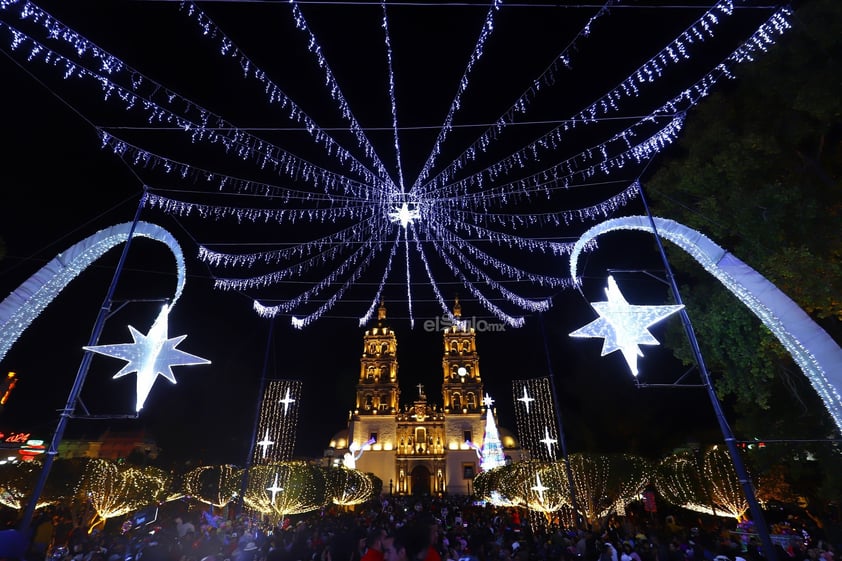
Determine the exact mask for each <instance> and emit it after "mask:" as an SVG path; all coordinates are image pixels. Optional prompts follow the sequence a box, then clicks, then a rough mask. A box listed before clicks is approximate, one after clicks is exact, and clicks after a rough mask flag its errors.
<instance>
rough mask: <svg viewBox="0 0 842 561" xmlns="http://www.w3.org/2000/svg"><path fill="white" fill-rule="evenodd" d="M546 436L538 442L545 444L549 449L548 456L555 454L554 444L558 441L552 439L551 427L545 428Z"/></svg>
mask: <svg viewBox="0 0 842 561" xmlns="http://www.w3.org/2000/svg"><path fill="white" fill-rule="evenodd" d="M544 434H545V435H546V436H544V438H542V439H541V440H539V441H538V442H541V443H543V444H544V445H545V446H546V447H547V453H548V454H552V453H553V444H555V443H556V442H558V441H557V440H556V439H555V438H551V437H550V429H549V427H544Z"/></svg>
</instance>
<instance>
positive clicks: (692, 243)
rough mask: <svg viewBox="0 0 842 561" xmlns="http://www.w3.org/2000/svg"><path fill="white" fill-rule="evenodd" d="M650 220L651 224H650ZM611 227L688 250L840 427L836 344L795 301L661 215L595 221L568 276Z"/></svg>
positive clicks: (840, 371) (840, 354) (840, 369)
mask: <svg viewBox="0 0 842 561" xmlns="http://www.w3.org/2000/svg"><path fill="white" fill-rule="evenodd" d="M653 222H654V227H653ZM616 230H640V231H645V232H653V233H655V230H657V234H658V235H659V236H660V237H661V238H663V239H666V240H669V241H671V242H673V243H674V244H675V245H677V246H678V247H680V248H681V249H683V250H684V251H686V252H687V253H688V254H690V255H691V256H692V257H693V258H694V259H695V260H696V261H698V262H699V263H700V264H701V265H702V267H703V268H704V269H705V270H706V271H707V272H709V273H710V274H712V275H713V276H714V277H716V279H717V280H719V281H720V282H721V283H722V284H723V285H724V286H725V288H727V289H728V290H730V291H731V292H732V293H733V294H734V295H735V296H736V297H737V298H738V299H739V300H740V301H741V302H742V303H743V304H745V305H746V306H747V307H748V308H749V309H750V310H751V311H752V313H754V315H756V316H757V317H758V318H760V320H761V321H762V322H763V324H764V325H765V326H766V327H768V328H769V330H770V331H771V332H772V333H773V334H774V335H775V337H777V339H778V341H780V342H781V344H782V345H783V346H784V348H785V349H786V350H787V352H789V354H790V355H791V356H792V358H793V359H794V360H795V363H796V364H798V366H799V367H800V368H801V370H802V371H803V372H804V374H805V375H806V376H807V378H808V379H809V380H810V384H812V386H813V388H814V389H815V390H816V392H817V393H818V394H819V397H821V399H822V401H823V402H824V404H825V407H826V408H827V410H828V412H829V413H830V416H831V417H832V418H833V421H834V422H835V423H836V427H837V429H838V430H840V431H842V396H840V393H839V388H840V387H842V349H840V348H839V345H838V344H837V343H836V341H834V340H833V338H831V337H830V335H828V334H827V332H826V331H825V330H824V329H822V328H821V327H820V326H819V325H818V324H817V323H816V322H814V321H813V320H812V319H811V318H810V316H809V315H807V313H806V312H804V310H802V309H801V308H800V307H799V306H798V304H796V303H795V302H794V301H793V300H792V299H791V298H789V297H788V296H787V295H786V294H784V293H783V292H782V291H781V290H780V289H778V287H776V286H775V285H774V284H772V283H771V282H769V281H768V280H767V279H766V277H764V276H763V275H761V274H760V273H758V272H757V271H755V270H754V269H752V268H751V267H749V266H748V265H746V264H745V263H744V262H742V261H741V260H739V259H738V258H736V257H735V256H734V255H733V254H731V253H730V252H728V251H726V250H725V249H723V248H722V247H720V246H719V245H717V244H716V243H714V242H713V241H712V240H711V239H710V238H708V237H707V236H705V235H704V234H702V233H701V232H698V231H696V230H693V229H692V228H688V227H687V226H684V225H682V224H679V223H678V222H675V221H673V220H669V219H666V218H657V217H654V218H651V220H650V218H649V217H648V216H625V217H622V218H614V219H611V220H606V221H605V222H602V223H600V224H597V225H596V226H594V227H593V228H591V229H589V230H588V231H587V232H585V233H584V234H582V236H581V237H580V238H579V240H578V241H577V242H576V244H575V245H574V248H573V251H572V252H571V253H570V276H571V278H572V279H573V280H574V281H575V282H578V279H577V270H578V261H579V255H580V253H581V252H582V251H583V250H584V248H585V247H586V246H587V245H588V244H589V243H591V242H592V241H593V240H594V239H595V238H596V237H597V236H599V235H600V234H604V233H606V232H612V231H616Z"/></svg>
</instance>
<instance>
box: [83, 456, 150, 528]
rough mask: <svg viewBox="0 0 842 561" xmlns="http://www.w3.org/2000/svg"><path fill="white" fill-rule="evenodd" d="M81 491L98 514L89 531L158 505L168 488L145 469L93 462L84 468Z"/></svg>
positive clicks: (105, 462)
mask: <svg viewBox="0 0 842 561" xmlns="http://www.w3.org/2000/svg"><path fill="white" fill-rule="evenodd" d="M79 491H80V493H81V494H82V495H83V496H84V497H85V498H86V499H87V501H88V502H89V503H90V505H91V507H92V508H93V509H94V512H95V515H94V516H93V518H92V520H90V523H89V524H88V531H89V532H90V531H91V530H93V528H94V527H96V526H97V525H99V524H101V523H104V522H105V521H106V520H107V519H109V518H114V517H116V516H123V515H125V514H128V513H130V512H133V511H135V510H138V509H140V508H143V507H145V506H149V505H150V504H155V503H156V502H158V500H159V499H160V498H161V496H162V495H163V494H164V493H165V492H166V486H165V485H164V481H162V479H161V478H160V477H157V476H156V475H150V474H149V473H148V472H147V471H144V469H139V468H136V467H128V468H124V467H120V466H118V465H117V464H115V463H114V462H111V461H109V460H103V459H94V460H91V461H90V462H88V464H87V465H86V466H85V472H84V474H83V476H82V481H81V485H80V489H79Z"/></svg>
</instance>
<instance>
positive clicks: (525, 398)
mask: <svg viewBox="0 0 842 561" xmlns="http://www.w3.org/2000/svg"><path fill="white" fill-rule="evenodd" d="M517 400H518V401H522V402H523V404H524V405H525V406H526V413H527V414H528V413H529V402H530V401H535V398H534V397H529V394H528V393H526V386H523V397H519V398H517Z"/></svg>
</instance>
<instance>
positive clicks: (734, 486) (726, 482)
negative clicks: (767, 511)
mask: <svg viewBox="0 0 842 561" xmlns="http://www.w3.org/2000/svg"><path fill="white" fill-rule="evenodd" d="M699 463H700V462H698V461H697V460H696V457H695V456H694V455H693V453H691V452H682V453H678V454H673V455H671V456H667V457H666V458H664V459H663V460H661V462H660V463H659V465H658V468H657V470H656V471H657V473H656V476H655V488H656V489H657V491H658V493H659V494H660V495H661V496H662V497H664V499H666V500H667V501H668V502H670V503H672V504H674V505H676V506H680V507H682V508H686V509H688V510H693V511H696V512H703V513H707V514H719V515H727V516H731V517H733V518H735V519H737V520H743V518H744V516H745V513H746V511H747V510H748V502H747V501H746V498H745V496H744V495H743V492H742V487H741V485H740V482H739V480H738V479H737V472H736V471H735V470H734V465H733V463H732V461H731V457H730V456H729V455H728V451H727V450H725V449H722V448H719V447H716V446H714V447H712V448H709V449H708V450H706V451H705V453H704V454H703V456H702V458H701V465H699Z"/></svg>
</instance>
